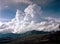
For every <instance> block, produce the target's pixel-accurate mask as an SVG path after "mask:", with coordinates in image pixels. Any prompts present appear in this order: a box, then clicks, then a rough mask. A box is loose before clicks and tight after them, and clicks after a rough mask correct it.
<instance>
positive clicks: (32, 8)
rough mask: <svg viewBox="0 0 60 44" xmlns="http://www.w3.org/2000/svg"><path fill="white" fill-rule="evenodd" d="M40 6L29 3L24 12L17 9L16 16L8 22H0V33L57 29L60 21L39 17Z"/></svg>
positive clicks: (40, 13)
mask: <svg viewBox="0 0 60 44" xmlns="http://www.w3.org/2000/svg"><path fill="white" fill-rule="evenodd" d="M41 15H42V10H41V7H40V6H38V5H37V4H30V5H29V6H28V7H27V8H25V10H24V12H21V11H20V10H18V9H17V11H16V16H15V18H13V19H12V20H11V21H10V22H8V23H4V24H3V23H2V24H1V23H0V24H1V25H0V33H25V32H27V31H32V30H38V31H58V30H59V29H58V26H59V23H60V22H57V21H56V20H55V19H48V18H43V19H42V18H40V17H41Z"/></svg>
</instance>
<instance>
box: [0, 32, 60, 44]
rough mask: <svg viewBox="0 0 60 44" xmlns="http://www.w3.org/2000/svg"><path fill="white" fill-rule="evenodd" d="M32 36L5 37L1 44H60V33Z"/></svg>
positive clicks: (0, 41) (1, 39)
mask: <svg viewBox="0 0 60 44" xmlns="http://www.w3.org/2000/svg"><path fill="white" fill-rule="evenodd" d="M36 33H37V32H35V34H34V33H33V34H31V35H28V36H23V37H15V38H14V37H3V38H0V44H60V31H58V32H54V33H45V34H42V33H41V34H39V32H38V33H37V34H36Z"/></svg>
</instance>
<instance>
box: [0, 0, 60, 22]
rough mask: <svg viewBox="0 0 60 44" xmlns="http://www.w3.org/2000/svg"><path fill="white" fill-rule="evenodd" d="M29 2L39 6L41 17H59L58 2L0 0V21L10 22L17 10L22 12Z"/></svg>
mask: <svg viewBox="0 0 60 44" xmlns="http://www.w3.org/2000/svg"><path fill="white" fill-rule="evenodd" d="M29 1H31V2H32V3H35V4H37V5H39V6H41V8H42V11H43V16H51V17H55V18H59V17H60V0H51V1H48V0H45V1H44V0H28V1H27V0H25V1H24V0H23V1H20V2H19V0H11V1H9V0H0V21H3V22H6V21H10V20H11V19H12V18H14V17H15V14H16V10H17V9H19V10H21V11H24V9H25V8H26V7H27V6H28V5H29V3H28V2H29Z"/></svg>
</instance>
